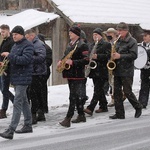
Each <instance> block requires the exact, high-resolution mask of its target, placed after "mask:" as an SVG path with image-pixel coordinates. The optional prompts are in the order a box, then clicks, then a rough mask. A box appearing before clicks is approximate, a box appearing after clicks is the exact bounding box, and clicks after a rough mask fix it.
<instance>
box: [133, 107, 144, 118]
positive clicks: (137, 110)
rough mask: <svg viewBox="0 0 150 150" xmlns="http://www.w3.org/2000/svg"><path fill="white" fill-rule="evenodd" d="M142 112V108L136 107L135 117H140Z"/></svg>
mask: <svg viewBox="0 0 150 150" xmlns="http://www.w3.org/2000/svg"><path fill="white" fill-rule="evenodd" d="M141 114H142V108H136V109H135V116H134V117H135V118H139V117H140V116H141Z"/></svg>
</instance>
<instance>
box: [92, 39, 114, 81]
mask: <svg viewBox="0 0 150 150" xmlns="http://www.w3.org/2000/svg"><path fill="white" fill-rule="evenodd" d="M94 45H95V43H93V44H92V45H91V48H90V51H92V49H93V46H94ZM110 51H111V44H110V43H108V42H106V41H105V40H103V39H101V40H100V41H99V43H98V45H97V47H96V54H97V59H95V60H94V61H96V63H97V67H96V68H95V69H91V72H90V74H89V77H90V78H108V69H107V62H108V60H109V58H110Z"/></svg>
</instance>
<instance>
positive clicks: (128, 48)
mask: <svg viewBox="0 0 150 150" xmlns="http://www.w3.org/2000/svg"><path fill="white" fill-rule="evenodd" d="M117 31H118V34H119V35H120V38H119V39H118V40H117V42H116V52H115V53H113V54H112V57H113V60H115V63H116V68H115V69H114V70H113V74H114V100H115V111H116V112H115V114H114V115H112V116H110V117H109V118H110V119H125V110H124V105H123V93H122V89H123V92H124V94H125V96H126V97H127V99H128V100H129V102H130V103H131V105H132V106H133V107H134V109H135V115H134V117H135V118H139V117H140V116H141V114H142V106H141V104H140V103H139V102H138V101H137V98H136V96H135V95H134V93H133V92H132V84H133V76H134V60H135V59H136V58H137V41H136V40H135V39H134V38H133V37H132V35H131V34H130V32H129V27H128V25H127V24H126V23H125V22H120V23H119V24H118V25H117Z"/></svg>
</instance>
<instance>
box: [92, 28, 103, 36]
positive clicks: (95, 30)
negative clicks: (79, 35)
mask: <svg viewBox="0 0 150 150" xmlns="http://www.w3.org/2000/svg"><path fill="white" fill-rule="evenodd" d="M93 33H97V34H99V35H101V36H102V33H103V30H102V29H101V28H96V29H94V30H93Z"/></svg>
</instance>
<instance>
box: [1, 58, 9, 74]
mask: <svg viewBox="0 0 150 150" xmlns="http://www.w3.org/2000/svg"><path fill="white" fill-rule="evenodd" d="M8 63H9V60H8V59H7V57H4V59H3V62H1V64H2V65H1V66H0V76H2V75H3V74H5V70H6V69H7V66H8Z"/></svg>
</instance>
